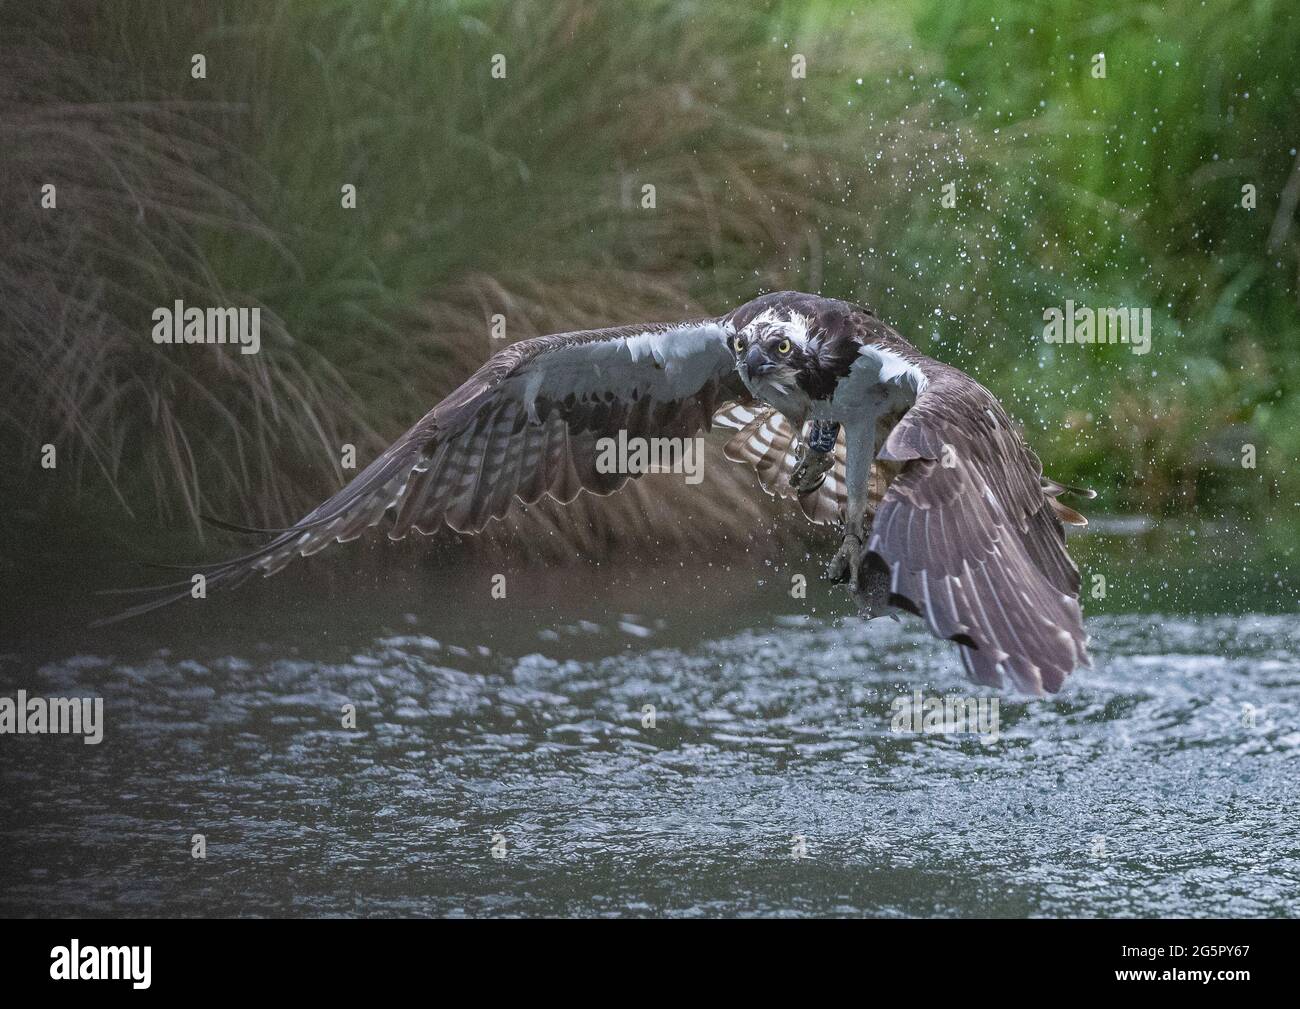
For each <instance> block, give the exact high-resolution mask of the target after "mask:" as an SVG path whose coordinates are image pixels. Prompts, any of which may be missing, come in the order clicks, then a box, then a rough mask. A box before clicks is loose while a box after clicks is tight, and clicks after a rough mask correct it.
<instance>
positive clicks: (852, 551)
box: [826, 533, 863, 588]
mask: <svg viewBox="0 0 1300 1009" xmlns="http://www.w3.org/2000/svg"><path fill="white" fill-rule="evenodd" d="M862 558H863V551H862V540H861V539H859V538H858V537H857V536H856V535H855V534H854V533H845V534H844V539H843V540H841V541H840V548H839V549H838V550H837V551H835V556H834V557H832V558H831V562H830V563H829V564H828V565H826V577H827V578H828V579H829V580H830V581H833V582H848V583H849V587H850V588H853V587H856V586H857V585H858V584H859V576H860V573H861V569H862Z"/></svg>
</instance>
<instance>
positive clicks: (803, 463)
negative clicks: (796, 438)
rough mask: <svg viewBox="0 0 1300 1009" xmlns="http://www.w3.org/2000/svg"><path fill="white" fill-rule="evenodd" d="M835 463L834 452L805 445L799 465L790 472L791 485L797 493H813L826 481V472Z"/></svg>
mask: <svg viewBox="0 0 1300 1009" xmlns="http://www.w3.org/2000/svg"><path fill="white" fill-rule="evenodd" d="M834 464H835V455H834V453H833V452H818V451H817V450H816V449H814V448H812V447H811V446H807V445H805V446H804V450H803V455H802V456H801V457H800V459H799V463H798V465H796V466H795V468H794V472H793V473H791V474H790V486H791V487H792V488H793V489H794V491H795V493H797V494H800V495H803V494H811V493H812V492H813V491H815V490H816V489H817V488H818V487H820V486H821V485H822V484H823V483H825V482H826V474H827V473H829V472H830V470H831V467H832V466H833V465H834Z"/></svg>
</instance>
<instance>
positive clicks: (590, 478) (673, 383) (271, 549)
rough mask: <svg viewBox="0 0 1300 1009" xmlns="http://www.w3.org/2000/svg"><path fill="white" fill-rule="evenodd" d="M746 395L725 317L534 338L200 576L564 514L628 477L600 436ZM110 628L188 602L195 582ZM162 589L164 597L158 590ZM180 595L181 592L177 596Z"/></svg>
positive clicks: (675, 430) (652, 429)
mask: <svg viewBox="0 0 1300 1009" xmlns="http://www.w3.org/2000/svg"><path fill="white" fill-rule="evenodd" d="M748 398H749V395H748V393H747V392H746V391H745V389H744V387H743V386H742V385H741V383H740V381H739V378H738V377H737V376H736V375H735V365H734V359H733V357H732V355H731V352H730V350H729V348H728V347H727V344H726V332H725V330H724V328H723V326H722V325H721V323H720V322H719V320H717V319H700V320H695V321H691V322H685V323H674V324H651V325H643V326H620V327H614V328H611V329H602V330H586V331H582V332H577V333H564V334H559V335H557V336H550V337H539V338H537V339H533V340H525V341H522V342H520V343H517V344H513V345H512V346H510V347H507V348H505V349H504V350H502V351H501V352H499V353H497V354H495V355H493V357H492V358H490V359H489V360H488V361H487V363H486V364H484V365H483V367H482V368H480V369H479V370H478V371H477V372H475V373H474V375H472V376H471V377H470V378H469V379H468V381H466V382H465V383H464V384H462V385H461V386H460V387H459V388H457V389H456V390H455V391H453V392H452V393H451V394H450V395H449V396H447V398H446V399H444V400H443V401H442V402H441V403H439V404H438V405H437V406H436V407H434V408H433V410H431V411H430V412H429V413H428V414H426V415H425V416H424V417H423V418H422V419H421V420H420V421H419V422H417V423H416V424H415V425H414V426H413V427H412V428H411V429H410V430H409V431H407V432H406V433H405V434H404V435H402V437H400V438H399V439H398V440H397V441H395V442H394V443H393V444H392V445H391V446H389V448H388V449H386V450H385V451H384V452H383V453H382V454H381V455H380V456H379V457H378V458H377V459H375V460H374V461H373V462H372V463H371V464H370V465H369V466H367V467H366V468H365V469H364V470H362V471H361V473H360V474H358V475H357V476H356V477H355V478H354V479H353V480H352V481H351V482H350V483H348V484H347V485H346V486H345V487H343V488H342V489H341V490H339V491H338V493H336V494H334V495H333V496H332V497H330V498H329V499H328V500H326V501H324V502H322V503H321V504H320V505H319V506H317V507H316V508H314V509H313V510H312V511H311V512H309V513H308V514H307V515H304V516H303V517H302V518H301V519H300V520H299V521H298V522H296V523H295V524H294V525H293V526H291V527H289V528H288V529H285V530H282V531H280V532H278V533H275V534H274V535H272V537H271V538H270V539H269V540H268V541H267V542H266V543H265V544H263V545H262V546H261V547H260V548H258V549H256V550H254V551H251V552H250V553H247V554H244V555H243V556H240V557H236V558H232V559H230V560H227V561H223V562H220V563H217V564H212V565H206V566H197V567H196V568H195V569H194V571H195V572H196V573H200V572H201V573H204V574H205V577H206V578H207V586H208V588H209V589H212V588H215V587H217V586H219V585H233V584H236V583H237V582H239V581H242V580H243V579H244V578H246V577H248V576H249V575H251V574H254V573H259V574H264V575H266V574H271V573H273V572H275V571H278V570H279V569H280V568H282V567H284V565H285V564H287V563H289V561H291V560H292V559H293V558H294V557H297V556H309V555H310V554H314V553H316V552H318V551H320V550H322V549H324V548H325V547H327V546H329V545H330V544H332V543H334V542H344V541H346V540H349V539H353V538H355V537H356V536H359V535H361V534H362V533H363V532H365V531H366V530H367V529H369V528H371V527H372V526H375V525H377V524H379V523H380V522H382V521H383V520H384V519H385V517H386V516H389V517H391V519H392V526H391V529H390V531H389V535H390V536H391V537H393V538H394V539H400V538H401V537H403V536H405V535H406V534H407V533H408V532H409V531H410V530H412V529H414V530H416V531H417V532H421V533H431V532H434V531H436V530H437V529H438V528H440V527H441V526H443V525H444V524H445V525H447V526H449V527H451V528H452V529H455V530H457V531H459V532H466V533H476V532H479V531H480V530H481V529H482V528H483V527H484V526H485V525H486V524H487V523H488V522H490V521H491V520H493V519H495V518H501V517H502V516H504V515H505V514H506V513H507V512H508V511H509V510H510V508H511V507H512V506H513V504H514V502H515V501H516V500H518V501H522V502H523V503H525V504H531V503H533V502H536V501H537V500H539V499H540V498H541V497H542V496H543V495H549V496H550V497H553V498H555V499H556V500H558V501H560V502H562V503H568V502H570V501H572V500H573V499H574V498H576V497H577V496H578V494H580V493H582V492H583V491H587V492H589V493H593V494H601V495H603V494H609V493H612V492H613V491H616V490H618V489H619V488H621V487H622V486H624V484H626V483H627V480H628V479H629V478H630V477H631V476H635V475H639V474H628V473H619V472H612V473H604V472H600V467H598V466H597V444H598V442H599V441H600V439H601V438H604V437H617V435H618V433H619V429H620V428H622V429H623V430H625V431H627V432H628V435H629V436H632V435H633V432H635V434H636V435H638V436H641V437H677V438H681V437H689V436H693V435H694V434H696V433H697V432H699V431H700V430H707V429H708V428H709V426H710V424H711V421H712V417H713V415H714V413H715V411H716V410H717V409H718V408H719V407H720V406H721V405H723V404H727V403H730V402H732V401H735V400H748ZM182 585H183V586H185V587H184V588H183V589H182V590H181V591H172V592H170V593H169V594H166V595H163V596H161V597H160V598H155V599H152V600H149V601H147V602H144V603H141V604H140V605H138V606H135V607H132V608H131V609H129V610H127V611H125V612H124V613H120V614H118V615H116V616H115V617H110V618H109V619H108V620H106V621H100V622H101V623H106V622H111V621H113V620H117V619H123V618H125V617H129V616H135V615H138V614H140V613H145V612H148V611H149V610H151V609H155V608H157V607H159V606H163V605H166V604H167V603H170V602H173V601H176V600H179V599H182V598H185V597H186V596H188V595H189V592H188V583H182ZM161 588H166V587H161ZM171 588H173V589H175V588H177V587H176V586H172V587H171Z"/></svg>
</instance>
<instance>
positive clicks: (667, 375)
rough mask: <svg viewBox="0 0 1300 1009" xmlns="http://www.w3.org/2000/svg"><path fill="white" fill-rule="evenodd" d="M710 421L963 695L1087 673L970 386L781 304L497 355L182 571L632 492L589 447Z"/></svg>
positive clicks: (1045, 538) (1015, 461) (1014, 458)
mask: <svg viewBox="0 0 1300 1009" xmlns="http://www.w3.org/2000/svg"><path fill="white" fill-rule="evenodd" d="M715 422H716V423H719V424H721V425H723V426H725V427H728V428H731V429H733V430H735V431H736V433H735V434H734V435H733V436H732V438H731V439H730V441H729V442H728V444H727V446H726V449H725V453H726V455H727V457H728V458H729V459H732V460H734V461H738V462H743V463H746V464H748V465H750V466H752V467H753V468H754V469H755V470H756V472H757V476H758V479H759V482H760V485H761V486H762V487H763V488H764V489H765V490H766V491H768V492H769V493H772V494H778V495H782V496H786V497H794V498H795V499H797V501H798V504H799V506H800V508H801V510H802V512H803V514H804V515H805V516H806V517H807V518H809V519H810V520H812V521H813V522H817V523H821V524H837V525H839V526H840V527H841V530H842V539H841V543H840V546H839V549H838V551H837V552H836V553H835V555H834V557H833V558H832V559H831V561H830V565H829V567H828V570H827V573H828V576H829V577H830V578H832V579H833V580H836V581H843V582H847V583H848V586H849V588H850V590H851V591H852V592H853V594H854V596H855V598H856V600H857V602H858V603H859V605H860V606H861V608H862V610H863V612H864V613H865V614H866V615H868V616H874V615H878V614H880V613H884V612H889V611H892V610H893V609H896V608H897V609H902V610H905V611H908V612H910V613H913V614H915V615H917V616H919V617H921V618H922V619H923V620H924V621H925V623H926V625H927V627H928V628H929V630H930V631H931V632H932V633H933V634H934V635H936V636H937V637H939V638H943V639H947V640H950V641H954V642H956V643H957V645H958V647H959V652H960V654H961V658H962V662H963V664H964V665H965V668H966V671H967V672H968V674H969V675H970V676H971V677H972V678H973V679H974V680H976V681H977V682H979V683H984V684H990V685H994V686H1002V685H1003V683H1004V681H1005V678H1008V677H1009V678H1010V680H1011V681H1012V683H1013V684H1014V685H1015V686H1016V687H1018V688H1019V689H1020V690H1022V691H1025V692H1027V693H1032V694H1041V693H1042V692H1044V691H1049V692H1055V691H1057V690H1059V689H1060V687H1061V684H1062V683H1063V682H1064V680H1065V678H1066V677H1067V676H1068V675H1069V674H1070V672H1071V671H1072V670H1073V669H1074V668H1075V667H1076V666H1077V665H1079V664H1081V663H1082V664H1087V663H1088V661H1089V660H1088V655H1087V651H1086V637H1085V635H1084V631H1083V621H1082V615H1081V612H1080V607H1079V572H1078V569H1077V568H1076V567H1075V566H1074V564H1073V562H1072V561H1071V560H1070V557H1069V555H1068V554H1067V553H1066V550H1065V530H1064V526H1063V524H1062V523H1063V521H1064V522H1070V523H1074V524H1084V519H1083V518H1082V516H1080V515H1079V514H1078V513H1077V512H1075V511H1074V510H1072V509H1070V508H1068V507H1066V506H1065V505H1064V504H1062V503H1061V502H1060V501H1059V500H1058V497H1059V496H1060V495H1061V494H1062V493H1064V492H1066V491H1067V490H1070V488H1067V487H1065V486H1063V485H1061V484H1059V483H1056V482H1055V481H1053V480H1050V479H1047V478H1045V477H1044V476H1043V472H1042V466H1041V464H1040V463H1039V461H1038V458H1037V457H1036V456H1035V455H1034V453H1033V452H1031V451H1030V450H1029V448H1028V447H1026V445H1025V443H1024V441H1023V440H1022V439H1021V437H1020V435H1019V434H1018V433H1017V431H1016V429H1015V428H1014V427H1013V426H1012V424H1011V421H1010V419H1009V418H1008V417H1007V414H1006V412H1005V411H1004V410H1003V409H1002V406H1001V404H999V403H998V401H997V400H996V399H995V398H994V397H993V395H992V394H991V393H990V392H989V391H988V390H987V389H985V388H984V387H983V386H981V385H980V384H979V383H978V382H976V381H975V380H974V379H972V378H970V377H969V376H968V375H966V374H964V373H963V372H961V371H959V370H958V369H956V368H953V367H950V366H949V365H946V364H943V363H941V362H939V361H936V360H934V359H933V358H930V357H927V356H926V355H924V354H922V353H920V352H919V351H918V350H916V348H915V347H913V346H912V345H911V344H910V343H908V342H907V341H906V340H905V339H903V337H902V336H900V335H899V334H898V333H896V332H895V331H894V330H893V329H891V328H890V327H889V326H887V325H886V324H885V323H884V322H882V321H881V320H880V319H878V318H877V317H876V316H875V314H874V313H873V312H872V311H871V310H870V309H867V308H863V307H861V306H859V305H854V304H850V303H848V302H844V301H837V300H835V299H832V298H823V297H818V296H816V295H811V294H800V293H796V292H791V291H782V292H778V293H774V294H767V295H764V296H762V297H760V298H756V299H755V300H753V301H751V302H749V303H747V304H745V305H742V306H741V307H739V308H737V309H735V310H734V311H732V312H729V313H728V314H726V315H723V316H720V317H717V318H710V319H696V320H693V321H689V322H678V323H662V324H661V323H656V324H649V325H639V326H617V327H613V328H610V329H596V330H585V331H582V332H575V333H562V334H558V335H554V336H543V337H538V338H536V339H530V340H524V341H521V342H519V343H515V344H512V345H511V346H509V347H506V348H505V349H504V350H502V351H500V352H499V353H497V354H494V355H493V356H492V357H491V358H490V359H489V360H488V361H487V363H486V364H484V365H483V367H481V368H480V369H479V370H478V371H477V372H475V373H474V375H472V376H471V377H470V378H469V380H468V381H466V382H465V383H464V384H463V385H462V386H460V387H459V388H458V389H456V390H455V391H454V392H453V393H451V395H449V396H448V397H447V398H446V399H444V400H443V401H442V402H441V403H439V404H438V405H437V406H435V407H434V408H433V410H431V411H430V412H429V413H428V414H426V415H425V416H424V417H423V418H422V419H421V420H420V421H419V422H418V423H416V424H415V426H414V427H412V428H411V429H410V430H409V431H407V432H406V434H404V435H402V436H401V437H400V438H399V439H398V440H397V441H396V442H394V443H393V444H392V445H391V446H390V447H389V448H388V449H387V450H386V451H385V452H384V453H383V454H382V455H380V456H379V457H378V458H377V459H375V461H374V462H372V463H371V464H370V465H369V466H367V467H366V468H365V469H364V470H362V472H361V473H360V474H358V475H357V477H356V478H355V479H353V480H352V481H351V482H350V483H349V484H348V485H347V486H345V487H344V488H343V489H342V490H340V491H339V492H338V493H337V494H335V495H334V496H333V497H331V498H329V499H328V500H326V501H325V502H323V503H322V504H321V505H319V506H318V507H316V508H315V509H314V510H312V511H311V512H309V513H308V514H307V515H305V516H303V517H302V518H301V519H300V520H299V521H298V522H296V523H294V525H292V526H291V527H289V528H287V529H282V530H259V531H260V532H263V533H265V534H266V535H267V536H269V539H268V540H267V541H266V542H265V543H264V544H263V545H262V546H261V547H260V548H258V549H256V550H254V551H252V552H251V553H248V554H245V555H244V556H242V557H236V558H234V559H232V560H228V561H224V562H220V563H217V564H213V565H209V566H207V567H206V568H200V569H199V570H200V571H203V572H204V573H205V577H206V579H207V585H208V587H210V588H211V587H215V586H217V585H222V584H233V583H236V582H238V581H241V580H242V579H244V578H246V577H248V576H249V575H251V574H253V573H261V574H263V575H270V574H273V573H274V572H276V571H278V570H279V569H280V568H282V567H283V566H284V565H285V564H287V563H288V562H289V561H290V560H291V559H293V558H294V557H296V556H299V555H301V556H307V555H309V554H313V553H315V552H316V551H318V550H320V549H322V548H324V547H326V546H328V545H329V544H331V543H334V542H339V543H343V542H346V541H348V540H351V539H354V538H356V537H357V536H358V535H360V534H361V533H362V532H363V531H365V530H366V529H368V528H370V527H371V526H374V525H377V524H378V523H380V522H381V521H382V520H387V521H388V523H389V529H388V535H389V536H390V537H392V538H393V539H401V538H402V537H404V536H405V535H406V534H407V533H409V532H411V531H412V530H414V531H416V532H418V533H424V534H432V533H434V532H436V531H437V530H438V529H439V528H441V527H442V526H443V525H444V524H445V525H447V526H450V527H451V528H452V529H455V530H457V531H459V532H463V533H474V532H478V531H480V530H481V529H482V528H483V527H484V526H485V525H486V524H487V523H488V521H490V520H491V519H494V518H501V517H502V516H504V515H505V514H506V512H507V511H508V510H509V509H510V508H511V507H512V506H513V505H514V503H515V501H521V502H523V503H524V504H532V503H533V502H535V501H537V500H538V499H539V498H541V497H542V496H543V495H549V496H550V497H552V498H555V499H556V500H558V501H560V502H562V503H568V502H570V501H572V500H573V499H574V498H575V497H577V495H578V494H579V493H580V492H581V491H584V490H585V491H588V492H590V493H592V494H601V495H604V494H612V493H613V492H615V491H617V490H619V489H620V488H621V487H622V486H623V485H624V484H625V483H626V482H627V481H628V479H630V478H631V477H632V476H634V475H635V474H633V473H629V472H609V471H608V470H609V467H608V466H597V465H596V458H597V454H598V448H597V444H598V442H602V440H604V439H610V438H619V437H625V438H627V439H631V438H644V439H652V438H680V439H686V438H690V437H693V436H695V435H697V434H698V433H699V432H701V431H706V430H709V429H710V428H711V426H712V424H713V423H715ZM1075 493H1080V494H1085V495H1087V496H1091V493H1090V492H1087V491H1076V492H1075ZM218 524H221V525H227V524H225V523H218ZM231 528H239V527H231ZM245 531H247V530H245ZM181 585H183V586H184V588H183V589H181V591H177V592H173V593H172V594H170V595H166V596H163V597H162V598H156V599H154V600H152V601H150V602H146V603H143V604H141V605H139V606H136V607H133V608H132V609H130V610H127V611H126V612H125V613H122V614H119V615H118V616H117V617H114V618H112V619H121V618H124V617H128V616H133V615H136V614H138V613H143V612H147V611H148V610H151V609H154V608H156V607H158V606H162V605H165V604H167V603H169V602H172V601H174V600H176V599H180V598H183V597H185V596H187V595H188V594H189V593H188V588H189V582H188V581H186V582H184V583H178V584H177V585H172V586H163V587H162V588H165V589H177V588H179V587H180V586H181Z"/></svg>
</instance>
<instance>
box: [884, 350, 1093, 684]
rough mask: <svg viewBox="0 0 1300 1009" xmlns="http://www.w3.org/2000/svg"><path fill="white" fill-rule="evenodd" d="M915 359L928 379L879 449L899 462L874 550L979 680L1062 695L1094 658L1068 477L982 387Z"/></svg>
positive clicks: (896, 586)
mask: <svg viewBox="0 0 1300 1009" xmlns="http://www.w3.org/2000/svg"><path fill="white" fill-rule="evenodd" d="M912 363H914V364H915V365H916V366H917V367H919V368H920V369H921V370H922V372H923V374H924V376H925V379H926V383H925V386H924V388H923V389H922V391H921V392H920V394H919V395H918V397H917V400H916V402H915V404H913V406H912V407H911V409H910V410H908V411H907V413H905V414H904V415H903V416H902V418H901V419H900V420H899V421H898V422H897V424H895V426H894V428H893V430H892V431H891V432H890V433H889V436H888V438H887V439H886V440H885V443H884V446H883V447H882V448H881V450H880V452H879V459H880V460H884V461H887V462H890V463H893V464H896V465H898V466H899V467H900V469H899V471H898V476H897V477H896V478H895V479H894V481H893V482H892V483H891V484H890V486H889V489H888V491H887V492H886V493H885V496H884V499H883V500H882V502H881V504H880V507H879V509H878V511H877V514H876V519H875V522H874V524H873V527H872V530H871V535H870V538H869V540H868V543H867V548H868V550H869V552H870V553H871V554H873V555H874V556H875V558H877V559H878V561H879V562H881V563H883V564H885V565H886V566H887V567H888V569H889V571H890V588H891V593H892V594H893V596H894V597H895V602H897V603H898V604H899V605H902V606H903V607H904V608H906V609H909V610H912V611H913V612H917V613H920V614H921V615H922V616H923V617H924V618H925V619H926V622H927V625H928V626H929V627H930V630H931V631H932V632H933V633H935V634H936V635H937V636H939V637H941V638H947V639H950V640H954V641H956V642H957V643H958V645H959V646H960V650H961V652H962V663H963V665H964V666H965V667H966V669H967V672H968V673H969V674H970V675H971V676H972V677H973V678H974V679H975V680H977V681H979V682H981V683H987V684H992V685H997V686H1000V685H1002V683H1003V680H1004V677H1008V676H1009V677H1010V678H1011V679H1012V680H1013V681H1014V683H1015V684H1016V686H1017V687H1019V688H1020V689H1021V690H1024V691H1027V692H1029V693H1036V694H1037V693H1042V692H1043V691H1048V692H1055V691H1057V690H1059V689H1060V687H1061V685H1062V683H1063V682H1064V680H1065V678H1066V677H1067V676H1068V675H1069V674H1070V673H1071V672H1072V671H1073V670H1074V668H1075V666H1077V665H1078V664H1079V663H1081V662H1083V663H1087V662H1088V657H1087V650H1086V642H1087V639H1086V636H1085V634H1084V631H1083V620H1082V613H1081V611H1080V607H1079V598H1078V596H1079V572H1078V569H1077V568H1076V567H1075V566H1074V563H1073V562H1072V561H1071V560H1070V557H1069V555H1068V554H1067V553H1066V551H1065V533H1064V528H1063V526H1062V525H1061V521H1060V518H1059V517H1058V514H1057V511H1056V510H1055V509H1054V508H1053V502H1054V500H1055V494H1056V493H1060V486H1061V485H1059V484H1055V483H1054V482H1053V481H1044V479H1043V476H1042V467H1041V465H1040V464H1039V462H1038V459H1037V457H1036V456H1034V454H1033V453H1032V452H1031V451H1030V450H1029V449H1028V448H1027V447H1026V446H1025V444H1024V442H1023V440H1022V439H1021V438H1020V436H1019V434H1018V433H1017V432H1016V431H1015V429H1014V428H1013V426H1012V424H1011V422H1010V419H1009V418H1008V417H1007V416H1006V413H1005V411H1003V409H1002V407H1001V405H1000V404H999V403H998V402H997V400H996V399H995V398H994V397H993V396H992V394H991V393H989V392H988V391H987V390H986V389H984V388H983V386H981V385H979V383H977V382H975V381H974V380H973V379H971V378H969V377H968V376H966V375H964V374H963V373H962V372H960V371H958V370H957V369H955V368H950V367H948V366H947V365H943V364H940V363H939V362H935V361H931V360H930V359H928V358H924V357H923V356H921V355H919V354H916V353H915V352H914V351H913V352H912ZM945 449H947V450H948V451H947V452H946V453H945ZM945 456H947V457H948V458H947V460H946V461H948V462H950V463H952V464H951V465H945V464H944V463H945Z"/></svg>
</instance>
